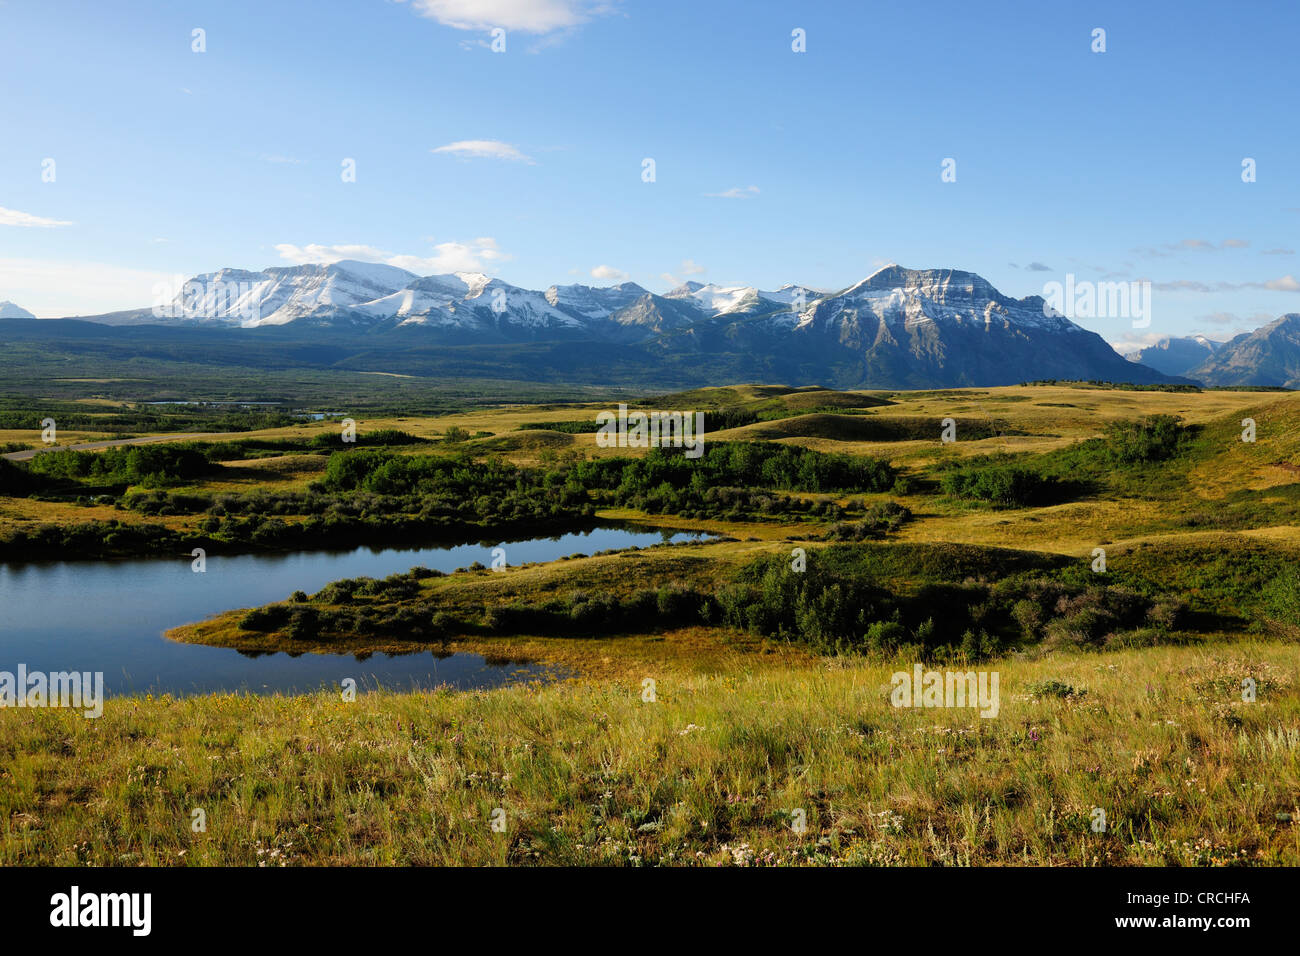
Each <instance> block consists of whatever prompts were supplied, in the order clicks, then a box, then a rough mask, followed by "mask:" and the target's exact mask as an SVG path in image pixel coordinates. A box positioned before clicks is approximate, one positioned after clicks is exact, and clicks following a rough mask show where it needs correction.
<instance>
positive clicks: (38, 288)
mask: <svg viewBox="0 0 1300 956" xmlns="http://www.w3.org/2000/svg"><path fill="white" fill-rule="evenodd" d="M175 281H176V277H175V276H173V275H168V274H167V273H163V272H150V271H147V270H144V269H128V268H123V267H121V266H114V265H108V264H106V263H102V262H80V261H73V260H54V259H0V289H2V290H3V291H4V294H3V296H0V298H5V299H10V300H12V301H13V302H16V303H17V304H18V305H20V306H22V307H23V308H24V309H27V310H28V311H29V312H32V313H34V314H35V315H37V316H39V317H41V318H43V319H57V318H63V317H64V316H70V315H99V314H101V313H104V312H118V311H121V310H123V309H144V308H148V307H149V305H150V304H151V303H152V302H153V300H154V287H155V286H157V285H158V284H159V283H173V282H175Z"/></svg>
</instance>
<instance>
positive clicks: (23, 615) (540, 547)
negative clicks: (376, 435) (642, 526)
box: [0, 527, 703, 696]
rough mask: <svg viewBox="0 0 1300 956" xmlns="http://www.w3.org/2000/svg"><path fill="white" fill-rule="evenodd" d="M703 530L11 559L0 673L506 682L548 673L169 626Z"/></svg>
mask: <svg viewBox="0 0 1300 956" xmlns="http://www.w3.org/2000/svg"><path fill="white" fill-rule="evenodd" d="M692 540H703V538H702V537H701V536H699V535H696V534H694V533H681V532H672V531H638V530H632V529H628V528H619V527H601V528H596V529H593V530H591V531H587V532H581V533H572V534H565V535H559V536H556V537H551V538H533V539H530V540H526V541H506V542H501V543H500V544H499V545H486V544H470V545H459V546H455V547H429V548H408V549H398V548H388V549H378V548H356V549H354V550H350V551H304V552H295V553H291V554H275V555H238V556H230V557H222V556H220V555H209V556H208V558H207V570H206V571H205V572H203V573H196V572H194V571H193V570H192V569H191V566H190V564H191V562H190V559H189V558H188V557H184V558H178V559H174V560H156V559H145V560H126V561H102V562H91V561H58V562H45V563H34V564H21V565H8V564H0V615H2V616H0V671H7V672H9V673H16V671H17V667H18V665H19V664H24V665H26V669H27V672H28V673H32V672H34V671H43V672H56V671H74V670H75V671H82V672H86V671H89V672H92V673H93V672H95V671H102V672H103V674H104V689H105V691H106V692H107V693H108V694H109V695H110V696H111V695H113V694H121V693H145V692H151V693H154V694H162V693H170V694H173V695H182V694H195V693H209V692H218V691H247V692H251V693H275V692H283V693H296V692H307V691H313V690H317V689H319V688H320V687H321V686H322V685H325V686H334V685H337V684H340V683H341V682H342V681H343V680H344V679H345V678H352V679H353V680H355V681H356V682H357V685H358V690H362V689H370V688H374V687H384V688H388V689H393V690H411V689H415V688H427V687H433V686H438V685H442V684H445V685H449V686H451V687H454V688H457V689H461V690H464V689H470V688H486V687H497V686H501V685H502V684H506V683H509V682H512V681H516V680H521V679H535V678H543V679H544V678H547V677H552V676H554V673H555V672H554V671H553V670H552V669H549V668H543V667H539V666H537V665H526V664H518V663H515V664H500V663H490V662H489V661H487V660H486V659H484V658H483V657H482V656H480V655H478V654H468V653H453V654H447V653H446V652H438V653H436V654H435V653H433V652H430V651H422V652H419V653H413V654H396V655H387V654H375V655H372V656H370V657H368V658H367V659H365V660H364V661H358V660H357V659H356V658H355V657H354V656H352V655H347V654H301V655H297V656H291V655H289V654H285V653H276V654H266V655H262V656H256V657H255V656H250V655H245V654H241V653H240V652H238V651H235V650H232V649H230V648H222V647H204V646H202V645H197V644H178V643H176V642H174V641H169V640H167V639H166V638H164V637H163V632H164V631H166V630H168V629H170V628H173V627H176V626H177V625H180V624H187V623H190V622H192V621H200V620H203V619H204V618H207V617H211V616H212V615H214V614H219V613H221V612H222V611H228V610H231V609H233V608H243V607H255V606H258V605H262V604H269V603H271V602H273V601H281V600H284V599H285V598H287V597H288V596H289V595H290V594H292V593H293V592H294V591H297V590H302V591H306V592H307V593H309V594H310V593H312V592H314V591H317V590H319V589H320V588H322V587H323V586H325V585H326V584H328V583H330V582H331V581H337V580H339V579H340V578H355V577H361V576H369V577H375V578H382V577H387V576H388V575H390V574H394V573H398V572H405V571H408V570H410V569H411V568H413V567H416V566H417V565H424V566H425V567H428V568H433V569H434V570H437V571H445V572H451V571H454V570H455V569H456V568H460V567H466V566H468V565H471V564H473V563H474V562H476V561H479V562H482V563H483V564H485V565H487V566H489V567H491V566H492V561H493V554H492V551H493V548H494V547H500V548H502V549H503V551H504V558H505V561H506V563H507V564H508V565H512V566H513V565H519V564H527V563H530V562H536V561H553V560H555V559H557V558H561V557H565V556H566V555H571V554H574V553H578V552H581V553H584V554H593V553H595V552H597V551H604V550H609V549H626V548H632V547H645V546H648V545H652V544H661V543H665V542H671V543H677V542H682V541H692Z"/></svg>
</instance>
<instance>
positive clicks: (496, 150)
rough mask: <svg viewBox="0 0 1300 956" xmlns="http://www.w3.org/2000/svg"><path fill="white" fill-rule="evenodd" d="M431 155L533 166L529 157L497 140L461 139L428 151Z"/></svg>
mask: <svg viewBox="0 0 1300 956" xmlns="http://www.w3.org/2000/svg"><path fill="white" fill-rule="evenodd" d="M429 152H431V153H450V154H451V155H452V156H460V157H462V158H464V159H507V160H510V161H511V162H515V163H527V164H528V165H529V166H534V165H536V163H534V162H533V158H532V157H531V156H525V155H524V154H523V153H521V152H519V150H518V148H516V147H514V146H511V145H510V144H509V143H503V142H501V141H500V140H498V139H462V140H460V141H459V142H455V143H448V144H447V145H446V146H438V147H436V148H434V149H431V150H429Z"/></svg>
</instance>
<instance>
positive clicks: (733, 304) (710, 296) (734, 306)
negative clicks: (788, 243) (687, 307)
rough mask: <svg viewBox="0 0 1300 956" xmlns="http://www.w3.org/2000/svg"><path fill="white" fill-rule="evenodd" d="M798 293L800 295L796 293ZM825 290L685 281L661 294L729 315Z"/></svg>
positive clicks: (772, 306) (771, 307)
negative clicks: (774, 289)
mask: <svg viewBox="0 0 1300 956" xmlns="http://www.w3.org/2000/svg"><path fill="white" fill-rule="evenodd" d="M801 293H802V298H800V294H801ZM824 294H825V293H822V292H816V291H814V290H812V289H808V288H805V287H803V286H796V285H783V286H782V287H781V288H780V289H778V290H777V291H775V292H765V291H763V290H761V289H755V288H754V287H753V286H716V285H713V284H711V283H710V284H708V285H703V284H701V283H699V282H687V283H684V284H683V285H680V286H678V287H677V288H675V289H673V290H672V291H671V292H668V293H667V294H666V295H665V296H664V297H665V298H668V299H677V300H682V301H686V302H689V303H691V304H692V305H694V306H696V307H697V308H699V309H701V310H702V311H704V312H706V313H708V314H710V315H715V316H716V315H731V314H743V313H750V312H762V311H767V312H770V311H772V310H774V309H777V308H780V307H781V306H786V307H789V306H790V305H791V304H792V303H794V302H795V301H796V300H798V301H799V302H800V303H801V304H807V303H808V302H810V301H812V300H813V299H815V298H817V297H819V296H821V295H824Z"/></svg>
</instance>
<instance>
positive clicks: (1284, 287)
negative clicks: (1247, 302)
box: [1148, 275, 1300, 293]
mask: <svg viewBox="0 0 1300 956" xmlns="http://www.w3.org/2000/svg"><path fill="white" fill-rule="evenodd" d="M1148 281H1149V280H1148ZM1151 287H1152V288H1153V289H1159V290H1160V291H1161V292H1204V293H1210V292H1235V291H1237V290H1238V289H1267V290H1269V291H1271V292H1300V281H1297V280H1296V278H1295V277H1294V276H1291V275H1284V276H1281V277H1279V278H1277V279H1263V280H1260V281H1255V282H1201V281H1199V280H1197V279H1175V280H1173V281H1171V282H1152V283H1151Z"/></svg>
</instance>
